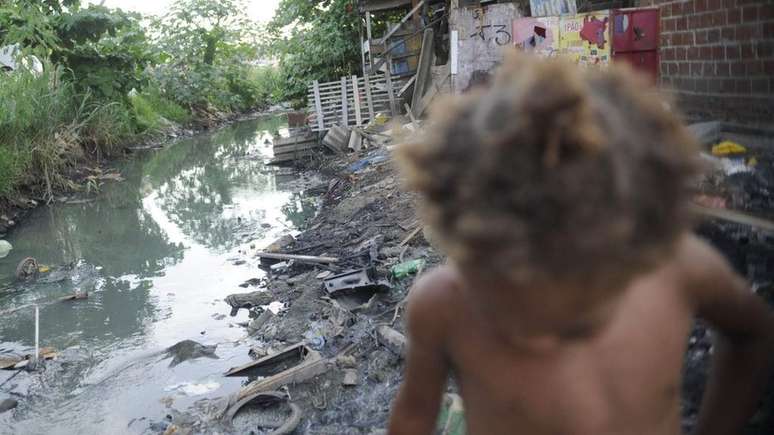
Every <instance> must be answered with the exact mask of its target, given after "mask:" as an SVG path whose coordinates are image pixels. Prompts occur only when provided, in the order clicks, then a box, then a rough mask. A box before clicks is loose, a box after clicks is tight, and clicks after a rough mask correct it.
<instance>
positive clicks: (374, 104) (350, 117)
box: [307, 74, 406, 131]
mask: <svg viewBox="0 0 774 435" xmlns="http://www.w3.org/2000/svg"><path fill="white" fill-rule="evenodd" d="M405 82H406V80H403V79H401V80H398V79H396V78H393V77H392V76H388V75H386V74H373V75H370V76H365V77H357V76H352V77H342V78H341V80H337V81H335V82H328V83H319V82H317V81H315V82H314V83H313V84H312V86H310V87H309V93H308V95H307V96H308V101H309V112H310V113H312V114H313V116H312V119H311V120H310V125H311V127H312V130H313V131H325V130H328V129H329V128H331V126H333V125H340V126H346V127H354V126H360V125H363V124H367V123H368V122H370V121H371V120H372V119H374V117H375V116H376V114H377V113H379V112H389V113H390V114H391V115H392V116H395V115H396V114H398V113H399V110H400V109H399V108H400V98H399V97H398V94H399V91H398V90H399V89H401V87H402V86H403V85H404V84H405Z"/></svg>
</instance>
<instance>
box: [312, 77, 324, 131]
mask: <svg viewBox="0 0 774 435" xmlns="http://www.w3.org/2000/svg"><path fill="white" fill-rule="evenodd" d="M313 86H314V106H315V108H316V109H317V113H318V115H317V128H319V129H320V130H324V129H325V125H324V124H323V118H322V116H321V115H320V114H321V113H322V104H321V102H320V83H319V82H318V81H317V80H315V81H314V84H313Z"/></svg>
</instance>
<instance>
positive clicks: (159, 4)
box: [83, 0, 280, 22]
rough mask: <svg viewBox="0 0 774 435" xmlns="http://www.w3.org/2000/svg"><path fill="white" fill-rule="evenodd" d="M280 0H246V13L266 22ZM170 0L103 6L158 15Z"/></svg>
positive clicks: (113, 1) (113, 0) (109, 0)
mask: <svg viewBox="0 0 774 435" xmlns="http://www.w3.org/2000/svg"><path fill="white" fill-rule="evenodd" d="M101 1H102V0H86V1H84V2H83V3H86V4H88V3H94V4H99V3H100V2H101ZM279 2H280V0H248V2H247V3H248V13H249V14H250V17H251V18H253V19H254V20H256V21H262V22H266V21H269V20H270V19H271V18H272V17H273V16H274V11H275V10H276V9H277V4H279ZM170 3H172V0H105V6H108V7H111V8H121V9H124V10H128V11H136V12H142V13H143V14H154V15H159V14H161V13H163V12H164V11H165V10H166V8H167V6H168V5H169V4H170Z"/></svg>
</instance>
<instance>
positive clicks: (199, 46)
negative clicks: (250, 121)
mask: <svg viewBox="0 0 774 435" xmlns="http://www.w3.org/2000/svg"><path fill="white" fill-rule="evenodd" d="M246 10H247V6H246V4H245V1H244V0H217V1H216V0H176V1H175V2H174V3H173V4H172V5H171V7H170V10H169V12H168V13H166V14H165V15H164V16H162V17H161V18H160V19H158V20H156V22H155V25H154V27H155V28H156V29H158V31H157V35H156V39H157V45H158V47H159V49H160V55H161V59H162V60H163V62H164V63H163V64H162V65H159V66H158V67H157V68H155V69H154V71H153V77H154V79H155V80H156V81H157V82H158V83H159V84H160V87H161V88H163V89H165V90H167V91H168V92H169V95H170V97H173V98H175V99H176V100H177V101H178V102H180V103H182V104H184V105H186V106H189V107H191V108H194V109H203V110H209V106H214V107H215V108H217V109H220V110H227V111H229V110H245V109H248V108H252V107H255V106H256V105H258V104H260V103H262V101H260V98H259V93H260V92H259V89H258V85H257V83H255V80H252V78H251V75H252V65H251V64H250V62H251V61H253V60H254V59H255V57H256V50H257V45H256V40H255V37H256V34H257V32H256V29H257V25H256V24H255V23H253V22H252V21H251V20H250V19H249V17H248V16H247V13H246Z"/></svg>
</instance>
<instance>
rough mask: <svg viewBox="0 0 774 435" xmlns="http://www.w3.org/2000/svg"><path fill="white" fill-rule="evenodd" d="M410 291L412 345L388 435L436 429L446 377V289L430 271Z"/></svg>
mask: <svg viewBox="0 0 774 435" xmlns="http://www.w3.org/2000/svg"><path fill="white" fill-rule="evenodd" d="M429 275H430V276H426V277H424V278H423V279H421V280H420V281H419V282H417V284H416V285H415V286H414V288H413V289H412V290H411V297H410V299H409V303H408V309H407V316H408V333H409V343H408V344H409V346H408V354H407V357H406V370H405V375H404V379H403V384H402V385H401V387H400V391H399V392H398V396H397V398H396V399H395V402H393V405H392V413H391V415H390V429H389V435H404V434H405V435H429V434H432V433H433V432H434V430H435V425H436V419H437V418H438V411H439V408H440V406H441V398H442V395H443V390H444V388H445V386H446V377H447V375H448V372H449V366H448V362H447V360H446V357H445V355H444V350H443V342H444V332H445V328H444V325H443V323H444V320H443V319H444V318H445V316H444V313H443V308H442V305H443V304H440V303H439V300H440V299H442V297H441V294H442V293H443V292H444V290H445V289H443V288H440V286H441V285H442V283H440V282H439V281H441V280H438V279H434V278H435V277H434V276H433V275H434V274H433V273H431V274H429Z"/></svg>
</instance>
